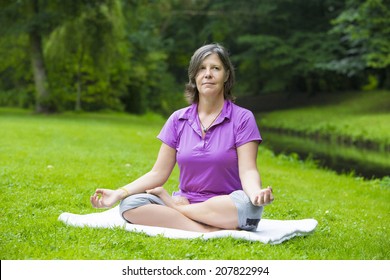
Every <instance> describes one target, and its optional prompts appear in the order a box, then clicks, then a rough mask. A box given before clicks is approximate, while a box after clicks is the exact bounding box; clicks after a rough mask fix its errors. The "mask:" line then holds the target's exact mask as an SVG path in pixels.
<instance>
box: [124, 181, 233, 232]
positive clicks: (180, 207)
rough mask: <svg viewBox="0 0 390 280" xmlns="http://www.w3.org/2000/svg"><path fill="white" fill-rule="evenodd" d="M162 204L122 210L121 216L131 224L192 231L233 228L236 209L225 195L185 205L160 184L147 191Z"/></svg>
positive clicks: (183, 200) (183, 201)
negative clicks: (162, 203)
mask: <svg viewBox="0 0 390 280" xmlns="http://www.w3.org/2000/svg"><path fill="white" fill-rule="evenodd" d="M147 193H149V194H153V195H156V196H158V197H159V198H160V199H161V200H162V201H163V202H164V204H165V205H159V204H147V205H143V206H140V207H137V208H133V209H130V210H127V211H125V212H123V217H124V218H125V219H126V220H127V221H129V222H131V223H134V224H140V225H147V226H158V227H167V228H174V229H181V230H188V231H196V232H211V231H216V230H220V229H236V228H237V226H238V214H237V208H236V206H235V204H234V202H233V201H232V200H231V198H230V197H229V196H227V195H224V196H217V197H213V198H211V199H209V200H207V201H205V202H201V203H197V204H189V203H188V201H186V200H185V199H184V198H181V199H179V200H178V199H176V198H172V197H171V196H170V195H169V194H168V192H167V191H166V190H165V189H164V188H163V187H158V188H155V189H151V190H148V191H147Z"/></svg>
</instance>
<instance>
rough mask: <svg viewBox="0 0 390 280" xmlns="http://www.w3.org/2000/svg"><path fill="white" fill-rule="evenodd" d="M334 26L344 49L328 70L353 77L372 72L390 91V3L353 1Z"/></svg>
mask: <svg viewBox="0 0 390 280" xmlns="http://www.w3.org/2000/svg"><path fill="white" fill-rule="evenodd" d="M332 23H333V25H334V27H333V29H332V31H331V32H332V33H333V34H337V35H338V36H339V38H340V43H341V45H342V46H343V47H344V49H343V51H342V52H341V53H340V54H339V57H338V59H337V60H333V61H330V62H329V63H328V64H327V67H328V69H331V70H334V71H336V72H340V73H343V74H347V75H350V76H354V75H358V74H360V73H362V72H363V71H366V70H371V72H374V73H376V75H377V76H378V78H379V79H380V82H379V84H380V86H381V87H385V86H386V87H387V88H390V40H389V38H390V1H389V0H349V1H348V2H347V8H346V9H345V10H344V11H343V12H342V13H341V14H340V15H339V16H338V17H337V18H336V19H335V20H334V21H333V22H332Z"/></svg>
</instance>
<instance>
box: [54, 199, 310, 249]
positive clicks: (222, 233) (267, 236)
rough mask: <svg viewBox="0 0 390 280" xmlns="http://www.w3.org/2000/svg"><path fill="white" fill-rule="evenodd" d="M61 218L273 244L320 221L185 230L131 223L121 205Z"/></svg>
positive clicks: (89, 224)
mask: <svg viewBox="0 0 390 280" xmlns="http://www.w3.org/2000/svg"><path fill="white" fill-rule="evenodd" d="M58 219H59V220H60V221H62V222H64V223H65V224H67V225H70V226H76V227H77V226H78V227H93V228H113V227H121V228H123V229H125V230H127V231H134V232H143V233H146V234H147V235H150V236H156V235H162V236H164V237H167V238H179V239H191V238H202V239H210V238H220V237H228V236H230V237H233V238H239V239H246V240H250V241H260V242H263V243H269V244H280V243H282V242H283V241H286V240H288V239H291V238H293V237H295V236H304V235H308V234H311V233H313V232H314V230H315V228H316V227H317V224H318V223H317V221H316V220H314V219H303V220H269V219H262V220H261V221H260V223H259V226H258V227H257V230H256V231H243V230H219V231H214V232H209V233H200V232H193V231H185V230H179V229H171V228H162V227H152V226H141V225H134V224H130V223H127V222H126V221H125V220H123V219H122V217H121V216H120V214H119V207H118V206H116V207H114V208H111V209H109V210H106V211H103V212H97V213H91V214H83V215H80V214H72V213H67V212H65V213H62V214H61V215H60V216H59V217H58Z"/></svg>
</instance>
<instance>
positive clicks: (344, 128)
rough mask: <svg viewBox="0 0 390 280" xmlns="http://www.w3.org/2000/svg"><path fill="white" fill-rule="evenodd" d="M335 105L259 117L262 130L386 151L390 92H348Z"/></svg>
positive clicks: (388, 143)
mask: <svg viewBox="0 0 390 280" xmlns="http://www.w3.org/2000/svg"><path fill="white" fill-rule="evenodd" d="M335 101H336V102H333V103H327V104H317V105H315V106H314V105H313V106H311V107H302V108H297V109H290V110H281V111H274V112H271V113H266V114H259V115H258V119H259V124H260V127H263V128H273V129H280V130H287V131H293V132H297V133H301V134H305V135H316V136H322V137H325V138H330V139H333V140H341V141H345V142H352V143H370V144H369V145H374V146H377V147H379V148H380V149H382V150H383V149H387V150H389V149H390V133H389V131H390V92H389V91H374V92H359V93H351V94H349V95H347V97H345V96H339V97H337V98H335Z"/></svg>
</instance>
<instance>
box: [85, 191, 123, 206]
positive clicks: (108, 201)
mask: <svg viewBox="0 0 390 280" xmlns="http://www.w3.org/2000/svg"><path fill="white" fill-rule="evenodd" d="M122 195H123V193H122V191H121V190H109V189H97V190H96V191H95V193H94V194H93V195H92V196H91V198H90V200H91V204H92V206H93V207H95V208H109V207H111V206H113V205H114V204H115V203H117V202H118V201H119V200H121V198H122V197H121V196H122Z"/></svg>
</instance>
